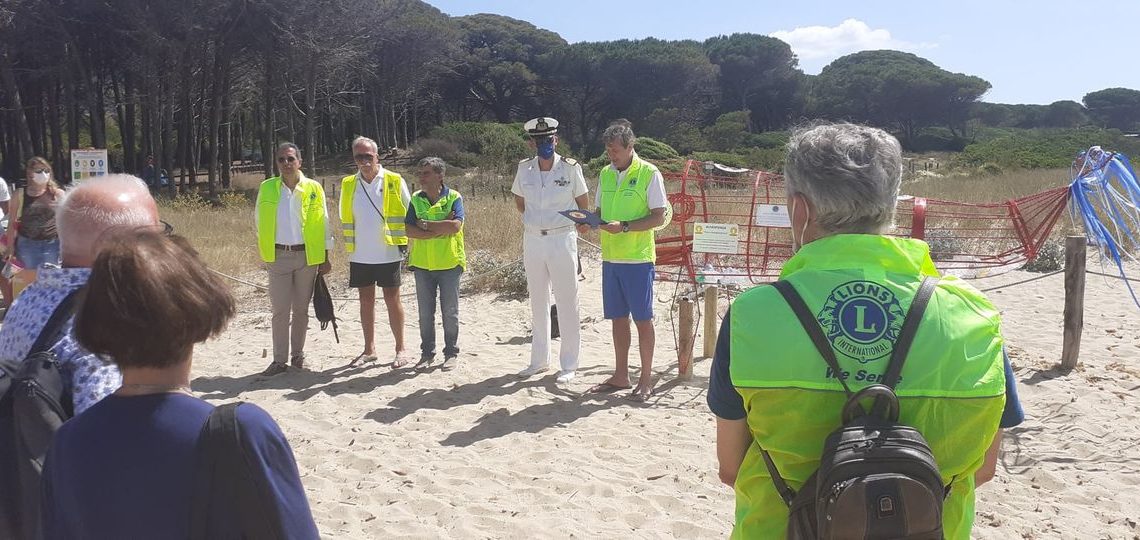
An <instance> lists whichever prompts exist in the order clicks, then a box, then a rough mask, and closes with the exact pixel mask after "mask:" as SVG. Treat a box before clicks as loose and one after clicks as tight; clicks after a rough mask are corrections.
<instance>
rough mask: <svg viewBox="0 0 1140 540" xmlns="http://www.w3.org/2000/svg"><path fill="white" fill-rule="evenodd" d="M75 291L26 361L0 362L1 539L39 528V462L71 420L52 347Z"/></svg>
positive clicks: (32, 534)
mask: <svg viewBox="0 0 1140 540" xmlns="http://www.w3.org/2000/svg"><path fill="white" fill-rule="evenodd" d="M78 292H79V291H78V290H76V291H73V292H72V293H71V294H69V295H68V296H67V297H65V298H64V299H63V301H62V302H60V304H59V306H57V307H56V309H55V311H54V312H53V313H52V315H51V318H49V319H48V322H47V324H45V325H44V327H43V329H42V330H40V335H39V336H38V337H37V338H36V342H35V343H34V344H33V345H32V348H31V349H29V352H28V356H27V357H26V358H24V359H22V360H20V361H9V362H0V486H3V487H2V488H0V538H34V537H35V536H36V534H37V530H38V528H39V515H40V480H41V478H42V476H43V468H44V458H45V457H46V456H47V451H48V448H50V447H51V442H52V439H53V438H54V437H55V432H56V431H57V430H59V426H61V425H63V423H64V422H66V421H67V419H69V418H71V417H72V416H73V415H74V408H73V407H72V403H71V394H70V393H69V392H65V391H64V386H63V376H62V375H61V374H60V373H59V363H58V361H57V359H56V357H55V354H54V353H52V352H51V347H52V346H53V345H54V344H55V343H56V341H58V340H59V338H60V336H61V334H62V332H63V327H64V324H65V323H66V322H67V320H68V319H69V318H70V317H71V315H72V314H73V308H74V305H75V301H76V298H77V293H78Z"/></svg>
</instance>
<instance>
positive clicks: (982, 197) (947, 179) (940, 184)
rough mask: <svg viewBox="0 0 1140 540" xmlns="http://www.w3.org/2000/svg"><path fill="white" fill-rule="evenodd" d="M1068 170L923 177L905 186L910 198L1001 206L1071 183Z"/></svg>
mask: <svg viewBox="0 0 1140 540" xmlns="http://www.w3.org/2000/svg"><path fill="white" fill-rule="evenodd" d="M1069 180H1070V178H1069V170H1068V169H1031V170H1019V171H1011V172H1005V173H1001V174H996V175H985V174H974V175H970V176H965V175H951V176H922V175H918V176H916V177H915V178H913V179H908V180H906V181H904V182H903V186H902V192H903V193H905V194H907V195H915V196H919V197H928V198H932V199H943V200H948V201H960V202H1001V201H1006V200H1009V199H1016V198H1018V197H1024V196H1026V195H1032V194H1034V193H1040V192H1042V191H1047V190H1050V189H1053V188H1055V187H1059V186H1063V185H1066V184H1068V183H1069Z"/></svg>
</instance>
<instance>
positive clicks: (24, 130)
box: [0, 51, 34, 163]
mask: <svg viewBox="0 0 1140 540" xmlns="http://www.w3.org/2000/svg"><path fill="white" fill-rule="evenodd" d="M0 84H2V85H3V87H4V93H5V94H7V95H8V105H9V107H11V108H12V110H13V111H15V112H14V114H13V115H12V116H13V117H15V120H16V136H17V138H18V140H19V141H20V155H19V159H18V160H17V161H19V162H21V163H22V162H24V161H25V160H27V159H28V158H30V157H32V153H33V152H34V149H33V147H32V135H31V133H30V132H29V131H28V117H27V116H26V115H27V111H25V110H24V104H23V102H22V101H21V100H20V89H19V87H17V86H16V75H15V74H14V73H13V72H12V61H11V59H9V58H8V53H7V51H0Z"/></svg>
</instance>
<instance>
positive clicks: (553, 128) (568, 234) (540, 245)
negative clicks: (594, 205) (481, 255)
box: [511, 117, 590, 383]
mask: <svg viewBox="0 0 1140 540" xmlns="http://www.w3.org/2000/svg"><path fill="white" fill-rule="evenodd" d="M524 129H526V131H527V134H528V135H530V137H531V138H530V147H531V148H532V149H533V150H534V151H535V153H536V155H535V156H534V157H532V158H528V159H524V160H522V161H521V162H519V168H518V172H517V173H516V174H515V182H514V185H513V186H512V187H511V193H514V195H515V206H516V207H517V208H518V210H519V212H521V213H522V220H523V231H524V232H523V267H524V268H525V270H526V282H527V291H528V292H529V293H530V309H531V317H532V319H533V320H532V324H533V328H534V335H533V339H532V341H531V346H530V365H529V366H527V368H526V369H523V370H522V371H520V372H519V377H522V378H527V377H531V376H534V375H536V374H538V373H542V372H544V371H547V370H548V369H550V316H549V315H548V313H549V312H550V291H551V288H552V287H553V289H554V301H555V303H556V304H557V305H558V328H559V330H560V333H561V338H562V345H561V348H560V350H559V354H558V357H559V366H560V368H561V370H560V371H559V373H558V377H557V381H558V382H559V383H567V382H570V380H572V379H573V378H574V372H575V370H577V369H578V351H579V349H580V347H581V331H580V327H579V325H580V322H579V318H578V279H577V277H578V276H577V265H578V234H577V231H576V227H575V225H574V222H573V221H571V220H570V219H569V218H567V217H566V216H563V215H561V214H559V212H561V211H564V210H574V209H580V210H586V209H587V208H588V207H589V204H590V199H589V196H588V195H587V190H586V179H585V177H584V176H583V175H582V166H581V165H579V164H578V162H577V161H575V160H573V159H571V158H565V157H562V156H560V155H558V154H557V153H555V152H554V148H555V146H556V145H557V144H558V135H557V131H558V121H557V120H555V119H553V118H545V117H544V118H535V119H533V120H530V121H529V122H527V123H526V125H525V126H524ZM587 211H588V210H587ZM578 227H581V228H582V229H583V230H587V227H586V226H585V225H580V226H578Z"/></svg>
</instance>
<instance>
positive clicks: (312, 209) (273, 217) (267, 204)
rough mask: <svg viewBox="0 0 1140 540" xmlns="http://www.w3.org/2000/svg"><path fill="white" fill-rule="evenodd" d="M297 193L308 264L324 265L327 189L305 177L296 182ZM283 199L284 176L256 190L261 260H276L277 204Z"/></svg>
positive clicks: (265, 183)
mask: <svg viewBox="0 0 1140 540" xmlns="http://www.w3.org/2000/svg"><path fill="white" fill-rule="evenodd" d="M294 190H295V192H296V193H298V194H299V195H300V196H301V237H302V238H303V239H304V243H305V262H307V263H308V264H309V265H310V266H312V265H316V264H321V263H323V262H325V249H326V248H327V247H328V246H326V245H325V240H326V238H327V236H326V228H327V226H328V222H329V214H328V208H326V207H325V190H323V189H321V184H320V183H319V182H315V181H313V180H310V179H308V178H305V176H304V175H302V176H301V179H300V180H299V181H298V182H297V185H296V187H295V188H294ZM280 200H281V177H280V176H274V177H273V178H268V179H266V180H265V181H264V182H262V183H261V188H260V189H258V190H257V250H258V252H260V253H261V260H262V261H265V262H267V263H271V262H273V261H275V260H277V250H276V249H275V248H274V244H275V237H276V234H277V203H278V201H280Z"/></svg>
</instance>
